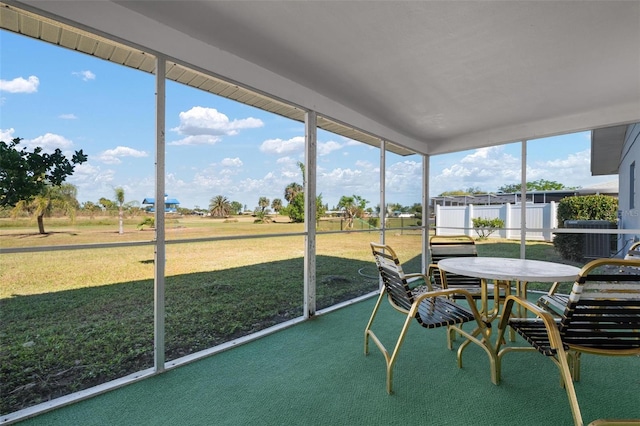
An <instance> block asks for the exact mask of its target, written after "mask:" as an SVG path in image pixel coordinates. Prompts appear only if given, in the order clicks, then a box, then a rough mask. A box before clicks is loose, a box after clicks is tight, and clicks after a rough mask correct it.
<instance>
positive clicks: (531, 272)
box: [438, 257, 580, 282]
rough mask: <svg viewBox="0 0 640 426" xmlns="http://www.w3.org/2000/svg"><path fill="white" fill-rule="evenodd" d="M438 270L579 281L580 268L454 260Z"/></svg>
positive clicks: (482, 259) (500, 259)
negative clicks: (577, 279)
mask: <svg viewBox="0 0 640 426" xmlns="http://www.w3.org/2000/svg"><path fill="white" fill-rule="evenodd" d="M438 268H440V269H442V270H444V271H446V272H452V273H454V274H459V275H465V276H468V277H476V278H485V279H493V280H501V281H526V282H556V281H559V282H566V281H575V280H576V278H577V276H578V273H579V272H580V268H577V267H575V266H571V265H564V264H562V263H554V262H545V261H541V260H530V259H512V258H505V257H451V258H447V259H442V260H441V261H439V262H438Z"/></svg>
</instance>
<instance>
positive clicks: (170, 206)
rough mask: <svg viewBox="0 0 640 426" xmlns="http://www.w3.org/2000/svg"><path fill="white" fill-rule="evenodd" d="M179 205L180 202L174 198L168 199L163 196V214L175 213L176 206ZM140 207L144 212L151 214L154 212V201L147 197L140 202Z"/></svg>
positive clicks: (176, 210)
mask: <svg viewBox="0 0 640 426" xmlns="http://www.w3.org/2000/svg"><path fill="white" fill-rule="evenodd" d="M179 205H180V201H178V200H176V199H175V198H168V197H167V196H166V195H165V196H164V212H165V213H177V212H178V206H179ZM142 206H143V208H144V210H145V211H147V212H149V213H153V212H155V211H156V199H155V198H153V197H148V198H145V199H144V200H142Z"/></svg>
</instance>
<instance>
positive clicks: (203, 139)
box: [168, 135, 222, 146]
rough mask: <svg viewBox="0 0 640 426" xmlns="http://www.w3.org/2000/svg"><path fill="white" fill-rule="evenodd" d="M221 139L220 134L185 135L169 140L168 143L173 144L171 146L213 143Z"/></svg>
mask: <svg viewBox="0 0 640 426" xmlns="http://www.w3.org/2000/svg"><path fill="white" fill-rule="evenodd" d="M221 140H222V138H221V137H220V136H209V135H198V136H187V137H186V138H182V139H179V140H177V141H173V142H169V143H168V145H173V146H181V145H214V144H215V143H216V142H220V141H221Z"/></svg>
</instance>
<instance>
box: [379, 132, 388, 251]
mask: <svg viewBox="0 0 640 426" xmlns="http://www.w3.org/2000/svg"><path fill="white" fill-rule="evenodd" d="M386 158H387V144H386V142H385V141H384V140H380V244H384V241H385V233H386V227H387V225H386V224H387V204H386V201H385V185H386V180H385V174H386V172H385V171H386V167H387V165H386Z"/></svg>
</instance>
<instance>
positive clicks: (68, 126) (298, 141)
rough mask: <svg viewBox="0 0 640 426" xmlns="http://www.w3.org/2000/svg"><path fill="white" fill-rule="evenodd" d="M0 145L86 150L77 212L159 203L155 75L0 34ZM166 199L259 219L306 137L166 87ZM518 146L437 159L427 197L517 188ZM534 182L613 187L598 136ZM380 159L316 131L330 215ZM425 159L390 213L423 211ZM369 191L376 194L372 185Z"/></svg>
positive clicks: (534, 160) (535, 148) (405, 164)
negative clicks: (598, 156) (598, 153)
mask: <svg viewBox="0 0 640 426" xmlns="http://www.w3.org/2000/svg"><path fill="white" fill-rule="evenodd" d="M0 48H1V51H0V52H1V53H0V106H1V108H2V112H1V115H0V137H1V138H2V140H5V141H8V140H10V139H12V138H14V137H20V138H23V139H24V140H23V142H22V144H23V145H24V146H27V147H29V148H32V147H34V146H42V147H43V148H44V149H45V150H53V149H55V148H60V149H62V151H63V152H65V153H67V154H70V153H72V152H73V151H74V150H79V149H82V150H84V152H85V154H88V156H89V160H88V162H87V163H85V164H82V165H80V166H77V167H76V171H75V173H74V174H73V176H71V177H70V178H68V180H67V181H68V182H69V183H72V184H74V185H76V186H77V188H78V201H80V202H81V203H82V202H85V201H92V202H97V201H98V199H99V198H101V197H106V198H109V199H113V198H114V189H115V188H116V187H123V188H124V189H125V198H126V201H128V202H129V201H138V202H140V201H142V199H144V198H145V197H152V196H153V195H154V163H155V158H154V157H155V152H154V151H155V113H154V108H155V100H154V91H155V87H154V76H152V75H150V74H145V73H142V72H139V71H135V70H131V69H128V68H126V67H123V66H119V65H115V64H112V63H109V62H106V61H103V60H100V59H96V58H93V57H90V56H88V55H84V54H81V53H77V52H73V51H70V50H67V49H63V48H60V47H57V46H53V45H49V44H48V43H44V42H41V41H38V40H33V39H30V38H27V37H24V36H19V35H16V34H13V33H10V32H6V31H2V30H0ZM166 108H167V113H166V144H167V146H166V173H167V175H166V176H167V177H166V190H167V191H166V192H167V194H168V195H169V196H170V197H172V198H177V199H178V200H179V201H180V202H181V206H182V207H189V208H193V207H195V206H199V207H201V208H206V207H207V206H208V205H209V201H210V199H211V198H213V197H214V196H217V195H224V196H226V197H227V198H229V200H231V201H239V202H240V203H242V204H243V205H246V207H247V208H249V209H251V210H253V209H254V208H255V206H256V205H257V204H258V199H259V197H261V196H265V197H267V198H269V199H270V200H273V199H274V198H281V199H284V197H283V195H284V188H285V186H286V185H287V184H289V183H291V182H298V183H302V177H301V174H300V170H299V168H298V166H297V162H298V161H304V157H303V156H304V126H303V124H302V123H298V122H295V121H292V120H289V119H285V118H282V117H280V116H277V115H274V114H271V113H267V112H264V111H261V110H259V109H255V108H252V107H248V106H245V105H242V104H239V103H237V102H234V101H230V100H226V99H224V98H221V97H217V96H214V95H211V94H209V93H205V92H201V91H198V90H195V89H192V88H189V87H187V86H184V85H181V84H178V83H174V82H167V99H166ZM520 150H521V148H520V144H519V143H515V144H508V145H502V146H496V147H491V148H484V149H479V150H471V151H465V152H461V153H455V154H447V155H439V156H433V157H431V166H430V167H431V173H430V179H431V195H432V196H434V195H438V194H440V193H442V192H444V191H452V190H459V189H466V188H480V189H481V190H483V191H489V192H491V191H496V190H497V189H498V188H499V187H501V186H503V185H505V184H513V183H519V182H520V161H521V160H520ZM527 157H528V162H527V163H528V165H527V167H528V174H527V180H529V181H533V180H538V179H546V180H551V181H556V182H560V183H562V184H564V185H566V186H578V187H587V186H591V185H594V184H597V183H602V182H607V181H612V180H616V179H617V176H599V177H592V176H591V175H590V166H589V162H590V133H589V132H583V133H576V134H571V135H563V136H557V137H553V138H547V139H540V140H534V141H529V142H528V153H527ZM378 161H379V152H378V150H377V149H376V148H372V147H369V146H367V145H364V144H361V143H359V142H355V141H351V140H348V139H345V138H343V137H341V136H339V135H335V134H332V133H328V132H324V131H319V132H318V161H317V163H318V171H317V173H318V192H319V193H321V194H322V196H323V200H324V202H325V203H327V204H329V208H332V207H333V206H335V204H336V203H337V202H338V200H339V199H340V197H341V196H342V195H353V194H356V195H360V196H362V197H364V198H365V199H366V200H369V201H370V203H369V206H370V207H375V206H376V205H377V204H378V201H377V199H378V192H379V191H378V189H377V185H376V183H377V182H378V179H379V178H378V174H379V167H378ZM420 174H421V165H420V157H419V156H417V155H414V156H409V157H400V156H397V155H393V154H388V155H387V178H386V179H387V202H393V203H400V204H403V205H411V204H413V203H416V202H419V201H420V187H419V184H420ZM372 183H373V184H372Z"/></svg>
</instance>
